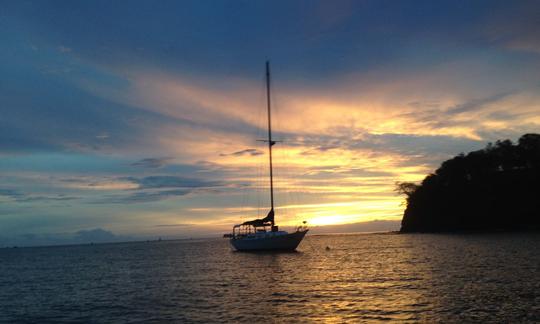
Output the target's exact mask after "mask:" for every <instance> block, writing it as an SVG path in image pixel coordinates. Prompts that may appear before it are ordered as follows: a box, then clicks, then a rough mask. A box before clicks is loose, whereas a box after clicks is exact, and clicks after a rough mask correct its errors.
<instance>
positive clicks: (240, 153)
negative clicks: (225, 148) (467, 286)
mask: <svg viewBox="0 0 540 324" xmlns="http://www.w3.org/2000/svg"><path fill="white" fill-rule="evenodd" d="M263 154H264V152H263V151H261V150H258V149H254V148H250V149H245V150H241V151H237V152H233V153H228V154H227V153H221V154H220V156H243V155H249V156H257V155H263Z"/></svg>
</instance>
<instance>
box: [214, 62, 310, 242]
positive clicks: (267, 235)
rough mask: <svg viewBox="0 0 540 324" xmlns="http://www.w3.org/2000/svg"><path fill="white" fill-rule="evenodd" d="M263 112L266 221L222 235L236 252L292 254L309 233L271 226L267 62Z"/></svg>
mask: <svg viewBox="0 0 540 324" xmlns="http://www.w3.org/2000/svg"><path fill="white" fill-rule="evenodd" d="M266 108H267V111H268V140H264V141H263V142H266V143H268V156H269V164H270V172H269V175H270V211H269V212H268V214H267V215H266V217H264V218H261V219H254V220H251V221H247V222H243V223H241V224H238V225H234V226H233V230H232V233H231V234H225V235H224V236H225V237H228V238H230V243H231V245H232V246H233V247H234V248H235V249H236V250H237V251H272V250H282V251H294V250H296V248H297V247H298V245H299V244H300V242H301V241H302V239H303V238H304V236H305V235H306V233H307V232H308V231H309V230H308V228H307V227H306V226H305V222H304V225H302V226H298V227H297V228H296V230H295V231H294V232H293V233H288V232H286V231H280V230H279V227H278V225H276V222H275V213H274V174H273V170H272V146H274V145H275V144H276V141H273V140H272V118H271V117H272V116H271V109H270V108H271V102H270V62H268V61H267V62H266Z"/></svg>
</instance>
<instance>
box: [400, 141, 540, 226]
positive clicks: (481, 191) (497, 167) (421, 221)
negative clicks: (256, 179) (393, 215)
mask: <svg viewBox="0 0 540 324" xmlns="http://www.w3.org/2000/svg"><path fill="white" fill-rule="evenodd" d="M397 191H398V192H400V193H402V194H404V195H405V196H406V202H407V208H406V209H405V213H404V215H403V220H402V222H401V231H402V232H445V231H460V230H528V229H540V135H539V134H525V135H523V136H522V137H521V138H520V139H519V141H518V143H517V144H513V143H512V142H511V141H510V140H504V141H497V142H496V143H495V144H491V143H490V144H488V145H487V146H486V148H484V149H482V150H479V151H474V152H470V153H468V154H467V155H465V154H460V155H458V156H456V157H454V158H452V159H450V160H447V161H445V162H443V163H442V165H441V167H440V168H439V169H437V170H436V171H435V173H433V174H430V175H428V176H426V178H425V179H424V180H423V181H422V183H421V184H419V185H418V184H414V183H407V182H405V183H399V184H398V186H397Z"/></svg>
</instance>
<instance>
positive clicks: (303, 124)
mask: <svg viewBox="0 0 540 324" xmlns="http://www.w3.org/2000/svg"><path fill="white" fill-rule="evenodd" d="M0 38H1V39H2V42H1V43H0V246H2V245H12V244H20V245H25V244H26V245H32V244H54V243H62V242H88V241H102V240H108V241H114V240H126V239H147V238H148V239H149V238H156V237H165V238H174V237H193V236H218V235H220V233H223V231H228V230H230V228H231V226H232V225H233V224H238V223H240V222H242V221H246V220H249V219H253V218H256V217H263V216H264V215H265V214H266V213H267V212H268V209H269V207H268V205H269V201H268V200H269V199H268V179H267V174H268V167H267V159H268V155H267V152H266V148H265V146H264V143H261V142H257V140H258V139H264V138H265V134H266V133H265V132H266V128H265V127H266V124H265V123H266V119H265V118H266V115H265V85H264V63H265V61H266V60H270V62H271V69H272V101H273V129H274V137H275V139H277V140H280V141H282V142H280V143H278V144H277V145H276V146H274V148H275V155H274V160H275V161H274V162H275V175H276V205H277V208H276V219H277V221H278V223H279V224H280V225H283V226H294V225H296V224H299V223H300V222H301V221H303V220H306V221H308V224H311V225H313V226H317V225H339V226H340V227H344V228H345V229H346V228H347V225H342V224H353V223H361V222H373V221H377V222H383V223H384V221H388V222H393V223H394V224H395V226H399V220H400V219H401V216H402V213H403V210H404V207H405V206H404V205H403V197H400V196H399V195H397V194H396V192H395V184H396V182H400V181H421V180H422V179H423V177H425V175H427V174H429V173H430V172H433V170H435V169H436V168H437V167H438V165H440V163H441V162H442V161H444V160H446V159H448V158H450V157H452V156H454V155H456V154H459V153H461V152H468V151H471V150H477V149H480V148H482V147H484V146H485V145H486V144H487V143H488V142H493V141H496V140H498V139H506V138H509V139H511V140H514V141H515V140H516V139H517V138H519V136H520V135H522V134H525V133H530V132H538V130H539V126H540V91H539V90H540V3H538V2H537V1H494V0H490V1H478V0H472V1H470V0H468V1H459V0H452V1H384V0H378V1H360V0H359V1H218V0H216V1H205V0H197V1H137V0H134V1H112V2H111V1H25V0H17V1H14V0H13V1H9V0H0ZM354 226H356V225H354ZM354 226H353V225H351V227H350V228H351V229H357V226H356V227H354ZM370 228H371V227H370Z"/></svg>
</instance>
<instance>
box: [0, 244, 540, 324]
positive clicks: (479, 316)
mask: <svg viewBox="0 0 540 324" xmlns="http://www.w3.org/2000/svg"><path fill="white" fill-rule="evenodd" d="M539 249H540V235H539V234H530V233H529V234H523V233H521V234H517V233H516V234H482V235H479V234H467V235H434V234H407V235H400V234H362V235H327V236H308V237H306V238H305V239H304V241H303V242H302V244H301V245H300V247H299V249H298V252H296V253H241V252H234V251H232V250H231V248H230V247H229V244H228V241H227V240H226V239H208V240H178V241H161V242H135V243H120V244H118V243H117V244H94V245H78V246H57V247H38V248H16V249H15V248H9V249H0V322H16V321H26V322H38V323H39V322H51V321H53V322H55V321H70V322H73V321H76V322H77V321H78V322H98V323H99V322H101V323H111V322H167V321H170V322H201V323H208V322H252V323H256V322H310V321H338V322H344V321H350V322H361V321H376V320H379V321H387V320H388V321H400V320H403V321H412V322H417V321H420V322H538V321H540V252H539Z"/></svg>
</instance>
